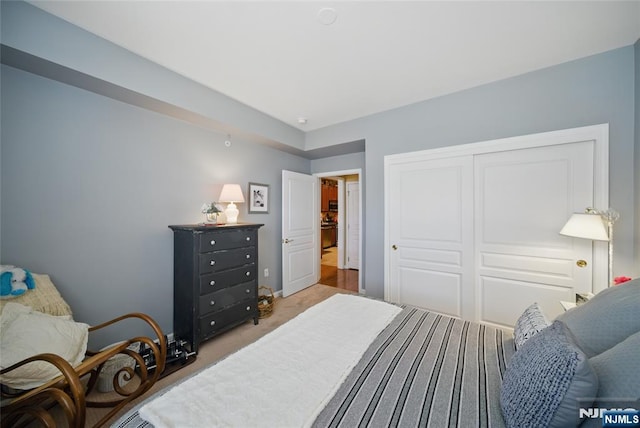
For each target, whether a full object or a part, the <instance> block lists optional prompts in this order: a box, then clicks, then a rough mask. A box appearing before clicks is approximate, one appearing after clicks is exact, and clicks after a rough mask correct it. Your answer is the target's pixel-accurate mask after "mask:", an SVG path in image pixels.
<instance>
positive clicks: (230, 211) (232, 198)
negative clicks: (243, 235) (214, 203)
mask: <svg viewBox="0 0 640 428" xmlns="http://www.w3.org/2000/svg"><path fill="white" fill-rule="evenodd" d="M218 201H220V202H228V203H229V205H227V209H226V210H225V211H224V214H225V216H226V217H227V223H228V224H235V223H237V222H238V214H239V213H240V212H239V211H238V208H237V207H236V202H237V203H242V202H244V196H243V195H242V189H241V188H240V185H239V184H225V185H224V186H222V192H220V198H219V199H218Z"/></svg>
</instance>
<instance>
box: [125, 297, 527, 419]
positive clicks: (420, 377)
mask: <svg viewBox="0 0 640 428" xmlns="http://www.w3.org/2000/svg"><path fill="white" fill-rule="evenodd" d="M514 352H515V349H514V345H513V339H512V335H511V334H510V333H508V332H505V331H503V330H499V329H495V328H491V327H487V326H484V325H481V324H476V323H472V322H468V321H462V320H459V319H455V318H451V317H447V316H444V315H438V314H434V313H432V312H428V311H425V310H421V309H416V308H411V307H405V308H403V310H402V311H401V312H400V313H399V314H398V315H397V316H396V317H395V318H394V319H393V320H392V321H391V323H390V324H389V325H388V326H387V327H386V328H385V329H384V330H383V331H382V332H381V333H380V334H379V335H378V336H377V338H376V339H374V341H373V342H372V344H371V345H370V347H369V348H368V349H367V351H366V352H365V354H364V355H363V357H362V359H361V360H360V361H359V362H358V364H357V365H356V366H355V367H354V368H353V370H352V371H351V373H350V374H349V375H348V376H347V378H346V380H345V381H344V382H343V384H342V385H341V386H340V387H339V388H338V390H337V392H336V393H335V395H334V396H333V398H332V399H331V400H330V401H329V403H328V404H327V405H326V407H325V408H324V409H323V410H322V411H321V413H320V414H319V415H318V417H317V418H316V420H315V422H314V423H313V426H314V427H348V428H351V427H364V426H367V427H414V426H416V427H418V426H419V427H424V426H429V427H438V428H440V427H465V428H466V427H504V422H503V419H502V414H501V411H500V402H499V398H500V384H501V382H502V376H503V375H504V372H505V369H506V364H507V363H508V361H509V360H510V358H511V356H512V355H513V353H514ZM152 398H153V397H151V399H152ZM291 405H292V406H295V403H291ZM112 427H118V428H125V427H126V428H133V427H136V428H139V427H152V425H151V424H149V423H148V422H145V421H144V420H143V419H141V418H140V415H139V414H138V412H137V411H136V410H135V409H134V410H132V411H130V412H129V413H128V414H126V415H125V416H123V417H122V418H121V419H120V420H118V421H116V423H115V424H114V425H112Z"/></svg>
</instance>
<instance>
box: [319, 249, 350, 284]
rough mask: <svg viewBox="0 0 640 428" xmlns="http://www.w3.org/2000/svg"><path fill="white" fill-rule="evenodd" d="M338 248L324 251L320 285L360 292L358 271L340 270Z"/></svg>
mask: <svg viewBox="0 0 640 428" xmlns="http://www.w3.org/2000/svg"><path fill="white" fill-rule="evenodd" d="M337 252H338V249H337V247H330V248H326V249H324V250H322V261H321V262H320V284H324V285H329V286H331V287H336V288H341V289H344V290H349V291H353V292H355V293H357V292H358V271H357V270H354V269H338V267H337V263H336V260H337Z"/></svg>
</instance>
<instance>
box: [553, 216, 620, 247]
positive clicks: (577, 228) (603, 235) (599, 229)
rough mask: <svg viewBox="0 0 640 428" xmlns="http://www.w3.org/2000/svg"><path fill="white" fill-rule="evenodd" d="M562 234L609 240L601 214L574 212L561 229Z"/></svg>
mask: <svg viewBox="0 0 640 428" xmlns="http://www.w3.org/2000/svg"><path fill="white" fill-rule="evenodd" d="M560 234H561V235H566V236H573V237H575V238H585V239H593V240H596V241H608V240H609V234H608V233H607V229H606V226H605V224H604V222H603V221H602V217H601V216H600V214H589V213H582V214H578V213H576V214H573V215H572V216H571V218H569V220H568V221H567V224H565V225H564V227H563V228H562V230H561V231H560Z"/></svg>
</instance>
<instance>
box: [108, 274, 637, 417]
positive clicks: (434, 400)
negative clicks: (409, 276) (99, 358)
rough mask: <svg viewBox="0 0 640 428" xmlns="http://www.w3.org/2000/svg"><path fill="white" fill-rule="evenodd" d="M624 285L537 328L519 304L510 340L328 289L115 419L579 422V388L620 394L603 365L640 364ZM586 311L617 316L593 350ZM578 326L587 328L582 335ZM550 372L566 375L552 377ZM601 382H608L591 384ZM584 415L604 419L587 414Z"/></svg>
mask: <svg viewBox="0 0 640 428" xmlns="http://www.w3.org/2000/svg"><path fill="white" fill-rule="evenodd" d="M632 282H634V283H635V284H630V285H628V286H627V285H625V286H624V287H622V286H621V287H615V288H616V289H617V290H613V288H612V289H608V290H606V291H605V292H603V293H600V294H604V295H605V296H603V297H604V298H600V294H599V295H597V296H596V297H594V298H593V299H592V300H591V301H589V302H587V303H585V304H584V305H582V306H581V307H579V308H576V309H575V310H570V311H568V312H567V313H566V314H565V316H564V319H562V320H556V321H553V322H551V321H546V320H545V319H544V316H541V317H537V318H538V319H542V320H543V321H544V322H545V325H544V326H539V328H538V330H537V331H536V332H534V333H532V332H531V331H529V330H527V329H528V327H529V325H528V324H529V323H530V321H531V320H532V319H536V317H532V314H531V308H528V311H525V313H524V314H523V316H522V317H521V320H522V323H521V325H516V333H517V336H518V337H517V338H518V339H519V340H520V341H522V340H524V342H521V344H520V345H519V346H518V348H517V350H516V344H515V341H514V336H513V334H512V333H511V332H510V331H506V330H501V329H497V328H493V327H489V326H486V325H482V324H478V323H473V322H469V321H463V320H460V319H456V318H452V317H448V316H445V315H440V314H435V313H432V312H429V311H426V310H422V309H419V308H414V307H409V306H403V307H400V306H397V305H393V304H389V303H385V302H381V301H378V300H374V299H370V298H366V297H360V296H353V295H342V294H340V295H336V296H333V297H331V298H329V299H327V300H326V301H324V302H322V303H319V304H318V305H315V306H313V307H312V308H310V309H308V310H307V311H305V312H304V313H302V314H300V315H299V316H298V317H296V318H294V319H293V320H291V321H289V322H288V323H286V324H284V325H283V326H281V327H279V328H278V329H276V330H274V331H273V332H271V333H269V334H267V335H265V336H264V337H262V338H261V339H259V340H258V341H256V342H254V343H252V344H250V345H248V346H247V347H245V348H243V349H241V350H240V351H238V352H237V353H235V354H233V355H231V356H229V357H227V358H225V359H224V360H222V361H219V362H217V363H215V364H213V365H211V366H209V367H208V368H205V369H203V370H202V371H200V372H198V373H196V374H195V375H193V376H191V377H189V378H187V379H184V380H182V381H180V382H179V383H178V384H176V385H173V386H170V387H168V388H166V389H164V390H162V391H160V392H158V393H157V394H155V395H153V396H152V397H150V398H149V399H147V400H146V401H145V402H143V403H141V404H140V405H139V406H137V407H136V408H135V409H133V410H131V411H130V412H128V413H127V414H125V415H124V416H123V417H121V418H120V419H119V420H118V421H116V422H115V423H114V424H113V425H112V426H113V427H118V428H132V427H153V426H155V427H157V428H159V427H195V426H198V427H200V426H243V427H248V426H251V427H259V426H265V427H274V426H278V427H302V426H313V427H354V426H371V427H388V426H402V427H404V426H433V427H445V426H448V427H455V426H464V427H467V426H480V427H503V426H572V425H573V426H577V425H578V424H580V423H581V422H583V420H584V419H585V418H587V419H588V416H587V417H585V416H584V415H582V416H579V409H578V408H577V407H576V403H578V401H577V399H576V396H577V397H583V396H585V395H586V396H589V395H591V396H592V397H593V398H591V401H590V402H589V403H585V402H579V405H581V406H588V405H594V406H595V405H603V404H601V403H603V402H604V401H602V400H605V398H606V397H605V396H606V394H613V395H612V396H618V397H619V396H620V390H615V385H614V387H613V389H611V382H608V377H610V376H611V374H610V373H609V372H610V371H611V369H612V367H614V369H613V370H614V371H615V370H618V375H619V374H620V370H623V371H624V373H626V374H625V376H626V377H627V378H629V375H631V377H632V378H633V376H634V375H635V374H638V375H640V361H638V360H639V359H638V356H637V349H638V348H637V345H639V344H640V311H638V309H639V308H640V282H638V281H632ZM616 293H617V294H616ZM616 296H617V297H616ZM612 305H613V306H612ZM612 307H615V308H616V310H615V311H612V310H611V308H612ZM603 308H604V309H603ZM621 308H622V309H621ZM534 309H535V308H534ZM585 313H587V316H584V314H585ZM591 313H594V314H599V315H598V316H599V317H600V318H601V317H602V314H603V313H606V314H608V315H607V316H614V317H616V320H612V321H607V322H606V323H604V324H605V325H606V326H607V329H608V330H607V331H604V332H603V336H606V338H605V340H604V342H602V341H601V342H602V343H599V344H597V346H596V347H595V348H598V349H595V348H592V349H590V350H589V351H588V352H587V353H584V352H582V351H576V349H579V346H578V345H577V344H576V343H577V342H578V343H580V346H583V347H586V348H589V347H590V345H593V343H591V342H589V340H590V339H588V337H590V336H593V331H594V329H597V328H598V324H603V323H602V322H599V321H592V322H591V323H590V322H588V321H585V320H586V319H589V318H590V317H589V314H591ZM521 320H519V323H520V321H521ZM347 322H348V323H349V325H350V327H349V328H348V329H345V328H344V325H345V323H347ZM616 323H618V324H619V323H621V324H623V325H624V327H622V328H621V327H620V326H619V325H613V324H616ZM585 325H588V326H589V327H588V329H590V331H589V332H588V334H586V335H583V334H582V332H581V331H580V330H581V328H582V329H583V330H584V329H585V327H584V326H585ZM568 326H573V328H574V330H575V334H574V333H573V332H570V331H569V327H568ZM523 330H526V331H524V332H523ZM585 337H587V339H586V341H585V339H584V338H585ZM523 338H524V339H523ZM576 338H578V339H576ZM616 349H617V351H616ZM611 350H614V351H615V352H613V353H611V352H610V351H611ZM603 354H604V355H605V356H606V357H607V358H601V359H602V360H606V361H605V362H604V363H603V362H602V361H598V358H599V357H601V356H602V355H603ZM603 364H604V366H606V367H605V369H603ZM549 367H551V369H550V368H549ZM594 367H595V368H598V367H599V369H598V370H596V369H594ZM615 367H617V368H618V369H615ZM516 369H517V370H516ZM550 370H551V371H550ZM554 370H555V372H554ZM607 370H609V371H607ZM256 373H259V374H260V375H259V376H256ZM545 373H552V377H557V378H558V379H560V378H561V379H562V381H561V382H559V384H561V385H560V386H557V385H552V386H550V384H549V383H548V382H547V381H548V380H549V376H546V375H545ZM614 376H615V374H614ZM598 377H601V379H600V382H598ZM619 377H620V376H619ZM594 379H595V380H594ZM635 379H637V377H635ZM545 382H547V383H545ZM616 382H618V381H617V380H616ZM552 383H558V382H552ZM614 383H615V382H614ZM603 385H605V387H606V388H605V390H606V389H607V388H608V390H606V391H604V392H602V391H599V387H600V388H602V386H603ZM554 388H561V391H559V392H558V391H557V390H555V389H554ZM630 388H631V389H630V390H626V392H625V393H626V394H628V395H627V396H628V397H629V398H630V399H637V398H639V397H640V390H638V388H640V387H639V386H638V385H637V382H635V385H631V386H630ZM540 394H546V396H545V397H546V398H545V397H542V398H541V397H540V396H539V395H540ZM576 394H577V395H576ZM549 397H551V399H550V398H549ZM554 397H560V398H559V399H558V400H559V402H553V401H554V400H555V398H554ZM598 397H599V399H600V400H601V403H600V404H598V401H597V399H598ZM541 402H542V403H543V404H542V405H541V404H540V403H541ZM627 404H628V403H627ZM593 420H596V422H598V423H599V419H597V418H593V419H591V420H590V421H587V423H589V422H593Z"/></svg>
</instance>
